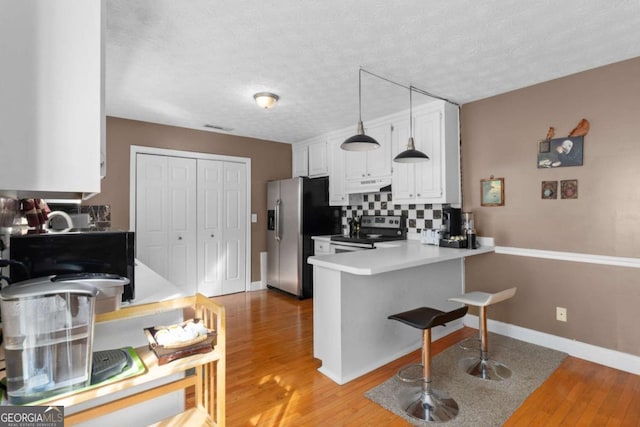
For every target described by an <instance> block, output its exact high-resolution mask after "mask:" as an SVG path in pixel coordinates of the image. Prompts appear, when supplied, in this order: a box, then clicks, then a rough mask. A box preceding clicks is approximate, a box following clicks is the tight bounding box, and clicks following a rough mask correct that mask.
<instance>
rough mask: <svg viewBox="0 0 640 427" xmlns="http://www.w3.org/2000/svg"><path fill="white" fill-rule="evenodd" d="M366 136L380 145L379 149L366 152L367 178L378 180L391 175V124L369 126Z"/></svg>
mask: <svg viewBox="0 0 640 427" xmlns="http://www.w3.org/2000/svg"><path fill="white" fill-rule="evenodd" d="M366 132H367V134H368V135H369V136H370V137H372V138H373V139H375V140H376V141H378V142H379V143H380V147H379V148H377V149H375V150H371V151H367V152H366V153H367V177H371V178H380V177H385V176H390V175H391V124H390V123H382V124H378V125H375V126H371V127H369V128H368V129H367V130H366Z"/></svg>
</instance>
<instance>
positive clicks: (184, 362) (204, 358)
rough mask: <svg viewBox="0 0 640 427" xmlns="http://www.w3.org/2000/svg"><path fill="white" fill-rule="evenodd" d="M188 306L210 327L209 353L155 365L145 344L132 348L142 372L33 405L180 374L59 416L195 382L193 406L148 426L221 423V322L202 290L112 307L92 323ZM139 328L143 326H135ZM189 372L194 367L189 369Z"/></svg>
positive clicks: (110, 407) (76, 399)
mask: <svg viewBox="0 0 640 427" xmlns="http://www.w3.org/2000/svg"><path fill="white" fill-rule="evenodd" d="M176 309H188V310H191V311H192V312H193V313H194V315H195V317H197V318H199V319H201V321H202V322H204V325H205V326H206V327H207V328H209V329H214V330H215V331H216V334H217V335H216V344H215V347H214V349H213V350H212V351H211V352H209V353H204V354H195V355H192V356H188V357H184V358H182V359H178V360H174V361H172V362H169V363H167V364H165V365H158V358H157V357H156V355H155V354H154V353H153V351H151V350H150V349H149V348H148V347H147V346H145V347H139V348H136V352H137V353H138V356H140V358H141V359H142V361H143V363H144V365H145V367H146V372H144V373H142V374H139V375H136V376H132V377H129V378H125V379H122V380H120V381H117V382H114V383H110V384H106V385H104V386H98V387H95V388H91V389H88V390H83V391H78V392H70V393H67V394H64V395H58V396H55V397H54V398H52V399H49V400H46V401H40V402H38V404H39V405H45V404H46V405H62V406H64V407H65V408H66V407H71V406H74V405H78V404H80V403H85V402H90V401H91V400H93V399H95V398H98V397H102V396H105V395H109V394H111V393H115V392H120V391H122V390H127V389H130V388H131V387H135V386H140V385H144V384H147V383H149V382H151V381H156V380H160V379H162V378H167V377H169V376H172V375H176V374H181V373H184V374H185V375H184V376H183V377H180V378H179V379H175V380H170V379H168V381H169V382H167V383H165V384H162V385H156V386H153V387H150V388H148V389H144V390H142V391H140V392H137V393H134V394H129V395H126V396H124V397H121V398H119V399H116V400H113V401H110V402H108V403H105V404H102V405H98V406H94V407H91V408H89V409H85V410H82V411H80V412H76V413H74V414H71V415H68V416H66V417H65V426H68V425H74V424H76V423H79V422H83V421H87V420H90V419H92V418H95V417H99V416H101V415H105V414H108V413H110V412H113V411H114V410H117V409H121V408H124V407H127V406H130V405H135V404H137V403H140V402H143V401H145V400H149V399H153V398H154V397H159V396H162V395H165V394H166V393H170V392H173V391H177V390H181V389H185V388H187V387H195V403H196V407H195V408H193V409H189V410H187V411H185V412H183V413H181V414H178V415H176V416H174V417H172V418H169V419H167V420H164V421H161V422H160V423H157V424H154V426H185V425H188V426H192V425H193V426H224V424H225V423H224V419H225V410H224V407H225V368H226V365H225V356H226V347H225V344H226V332H225V331H226V325H225V310H224V307H223V306H221V305H219V304H217V303H215V302H213V301H211V300H210V299H209V298H207V297H205V296H204V295H201V294H197V295H195V296H192V297H186V298H178V299H174V300H170V301H164V302H159V303H151V304H143V305H139V306H132V307H125V308H122V309H120V310H118V311H114V312H109V313H103V314H99V315H96V323H100V322H113V321H119V320H123V319H128V318H133V317H142V316H150V315H153V314H158V313H162V312H166V311H170V310H176ZM140 333H143V331H140ZM194 371H195V372H194Z"/></svg>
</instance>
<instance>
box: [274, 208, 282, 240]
mask: <svg viewBox="0 0 640 427" xmlns="http://www.w3.org/2000/svg"><path fill="white" fill-rule="evenodd" d="M280 202H281V200H280V199H278V200H276V218H275V223H276V230H275V237H276V240H277V241H280Z"/></svg>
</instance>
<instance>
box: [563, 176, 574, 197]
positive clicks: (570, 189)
mask: <svg viewBox="0 0 640 427" xmlns="http://www.w3.org/2000/svg"><path fill="white" fill-rule="evenodd" d="M560 197H561V198H563V199H577V198H578V180H577V179H566V180H564V181H560Z"/></svg>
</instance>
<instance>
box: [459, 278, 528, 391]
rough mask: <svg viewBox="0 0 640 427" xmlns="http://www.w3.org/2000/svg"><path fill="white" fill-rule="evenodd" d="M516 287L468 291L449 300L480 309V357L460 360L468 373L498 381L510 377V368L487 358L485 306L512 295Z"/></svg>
mask: <svg viewBox="0 0 640 427" xmlns="http://www.w3.org/2000/svg"><path fill="white" fill-rule="evenodd" d="M515 293H516V288H515V287H513V288H509V289H505V290H504V291H500V292H497V293H495V294H490V293H488V292H477V291H476V292H468V293H466V294H464V295H460V296H459V297H455V298H449V301H454V302H459V303H462V304H466V305H467V306H469V305H473V306H476V307H478V308H479V311H480V325H479V328H478V330H479V335H480V357H467V358H464V359H462V360H461V361H460V366H461V367H462V369H464V370H465V372H467V373H468V374H470V375H473V376H474V377H479V378H483V379H485V380H495V381H500V380H503V379H506V378H509V377H511V370H510V369H509V368H508V367H507V366H505V365H503V364H502V363H500V362H496V361H494V360H491V359H489V340H488V337H487V307H488V306H490V305H493V304H496V303H499V302H501V301H504V300H506V299H509V298H511V297H513V296H514V295H515Z"/></svg>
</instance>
